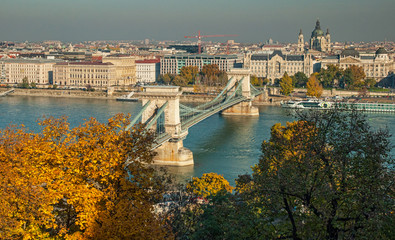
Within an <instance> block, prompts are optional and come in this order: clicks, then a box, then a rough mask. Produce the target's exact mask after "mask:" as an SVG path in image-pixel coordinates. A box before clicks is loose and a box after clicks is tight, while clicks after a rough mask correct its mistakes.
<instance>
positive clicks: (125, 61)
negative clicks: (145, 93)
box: [102, 55, 136, 86]
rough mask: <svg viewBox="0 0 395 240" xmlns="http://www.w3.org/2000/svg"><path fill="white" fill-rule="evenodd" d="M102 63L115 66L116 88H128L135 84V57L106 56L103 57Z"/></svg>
mask: <svg viewBox="0 0 395 240" xmlns="http://www.w3.org/2000/svg"><path fill="white" fill-rule="evenodd" d="M102 62H103V63H111V64H113V65H114V66H115V83H114V85H116V86H129V85H132V84H136V57H134V56H123V55H115V56H107V57H103V59H102Z"/></svg>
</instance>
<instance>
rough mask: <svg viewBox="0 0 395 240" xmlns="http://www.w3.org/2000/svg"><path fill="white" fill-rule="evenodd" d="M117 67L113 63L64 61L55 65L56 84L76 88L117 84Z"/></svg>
mask: <svg viewBox="0 0 395 240" xmlns="http://www.w3.org/2000/svg"><path fill="white" fill-rule="evenodd" d="M116 83H117V81H116V67H115V65H114V64H112V63H109V62H107V63H101V62H63V63H57V64H55V65H54V84H56V85H58V86H69V87H75V88H86V87H88V86H91V87H99V88H102V87H109V86H115V85H116Z"/></svg>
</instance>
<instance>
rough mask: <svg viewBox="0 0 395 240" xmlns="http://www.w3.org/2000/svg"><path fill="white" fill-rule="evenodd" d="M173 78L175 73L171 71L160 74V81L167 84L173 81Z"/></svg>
mask: <svg viewBox="0 0 395 240" xmlns="http://www.w3.org/2000/svg"><path fill="white" fill-rule="evenodd" d="M173 79H174V75H172V74H170V73H166V74H164V75H160V76H159V82H160V83H163V84H166V85H169V84H170V83H172V82H173Z"/></svg>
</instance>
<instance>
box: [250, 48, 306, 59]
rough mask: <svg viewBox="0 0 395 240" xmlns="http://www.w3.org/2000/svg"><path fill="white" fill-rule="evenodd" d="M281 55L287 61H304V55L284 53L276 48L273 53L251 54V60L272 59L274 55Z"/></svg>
mask: <svg viewBox="0 0 395 240" xmlns="http://www.w3.org/2000/svg"><path fill="white" fill-rule="evenodd" d="M276 55H278V56H280V57H281V58H282V59H284V60H287V61H303V60H304V55H284V54H283V53H282V52H281V51H279V50H275V51H273V53H272V54H254V55H252V56H251V60H258V61H267V60H270V59H272V58H273V57H274V56H276Z"/></svg>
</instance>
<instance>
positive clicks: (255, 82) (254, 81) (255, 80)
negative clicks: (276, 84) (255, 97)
mask: <svg viewBox="0 0 395 240" xmlns="http://www.w3.org/2000/svg"><path fill="white" fill-rule="evenodd" d="M250 82H251V84H252V85H254V86H259V85H260V84H259V78H258V77H257V76H255V75H252V76H251V77H250Z"/></svg>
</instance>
